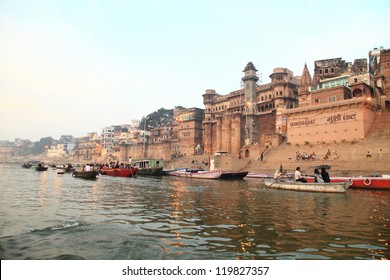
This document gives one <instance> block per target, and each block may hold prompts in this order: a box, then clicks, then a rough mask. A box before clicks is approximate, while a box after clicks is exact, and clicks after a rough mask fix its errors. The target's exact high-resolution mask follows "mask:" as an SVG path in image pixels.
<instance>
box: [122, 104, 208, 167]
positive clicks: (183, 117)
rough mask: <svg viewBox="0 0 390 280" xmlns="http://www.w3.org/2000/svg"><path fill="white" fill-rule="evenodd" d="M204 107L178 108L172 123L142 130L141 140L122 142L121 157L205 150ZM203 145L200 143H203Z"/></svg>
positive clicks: (174, 112) (193, 152) (167, 155)
mask: <svg viewBox="0 0 390 280" xmlns="http://www.w3.org/2000/svg"><path fill="white" fill-rule="evenodd" d="M202 120H203V109H199V108H190V109H185V108H175V109H173V120H172V124H170V125H167V126H163V127H156V128H154V129H152V130H151V131H150V132H140V134H139V138H138V141H134V142H131V143H126V144H122V145H121V149H120V158H121V160H123V161H124V160H126V159H127V158H128V157H129V156H131V157H132V158H135V159H137V158H138V159H139V158H145V157H149V158H158V159H160V158H161V159H164V160H170V159H171V158H172V157H177V156H181V155H193V154H196V153H201V152H202ZM199 146H200V147H199Z"/></svg>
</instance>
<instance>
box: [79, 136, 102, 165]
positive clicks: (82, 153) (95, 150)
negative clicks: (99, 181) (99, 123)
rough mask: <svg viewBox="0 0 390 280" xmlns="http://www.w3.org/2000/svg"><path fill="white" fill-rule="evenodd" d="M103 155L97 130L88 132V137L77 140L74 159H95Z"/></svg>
mask: <svg viewBox="0 0 390 280" xmlns="http://www.w3.org/2000/svg"><path fill="white" fill-rule="evenodd" d="M101 155H102V147H101V145H100V140H99V137H98V135H97V133H96V132H92V133H88V135H87V136H86V137H81V138H78V139H77V141H76V147H75V153H74V159H75V160H77V161H86V160H88V161H95V160H97V159H98V158H99V157H100V156H101Z"/></svg>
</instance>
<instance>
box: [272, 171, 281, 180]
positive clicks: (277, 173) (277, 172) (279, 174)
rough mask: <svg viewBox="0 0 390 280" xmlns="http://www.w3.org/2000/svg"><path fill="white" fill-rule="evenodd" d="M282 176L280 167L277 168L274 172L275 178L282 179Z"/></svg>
mask: <svg viewBox="0 0 390 280" xmlns="http://www.w3.org/2000/svg"><path fill="white" fill-rule="evenodd" d="M280 177H282V174H281V173H280V172H279V169H276V170H275V174H274V179H275V180H278V179H280Z"/></svg>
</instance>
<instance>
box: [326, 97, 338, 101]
mask: <svg viewBox="0 0 390 280" xmlns="http://www.w3.org/2000/svg"><path fill="white" fill-rule="evenodd" d="M328 101H329V102H335V101H337V98H336V96H329V97H328Z"/></svg>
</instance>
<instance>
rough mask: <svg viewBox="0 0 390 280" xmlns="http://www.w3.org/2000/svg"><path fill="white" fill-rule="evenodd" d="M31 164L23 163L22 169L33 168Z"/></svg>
mask: <svg viewBox="0 0 390 280" xmlns="http://www.w3.org/2000/svg"><path fill="white" fill-rule="evenodd" d="M31 166H32V165H31V164H29V163H26V162H25V163H23V165H22V167H24V168H31Z"/></svg>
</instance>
